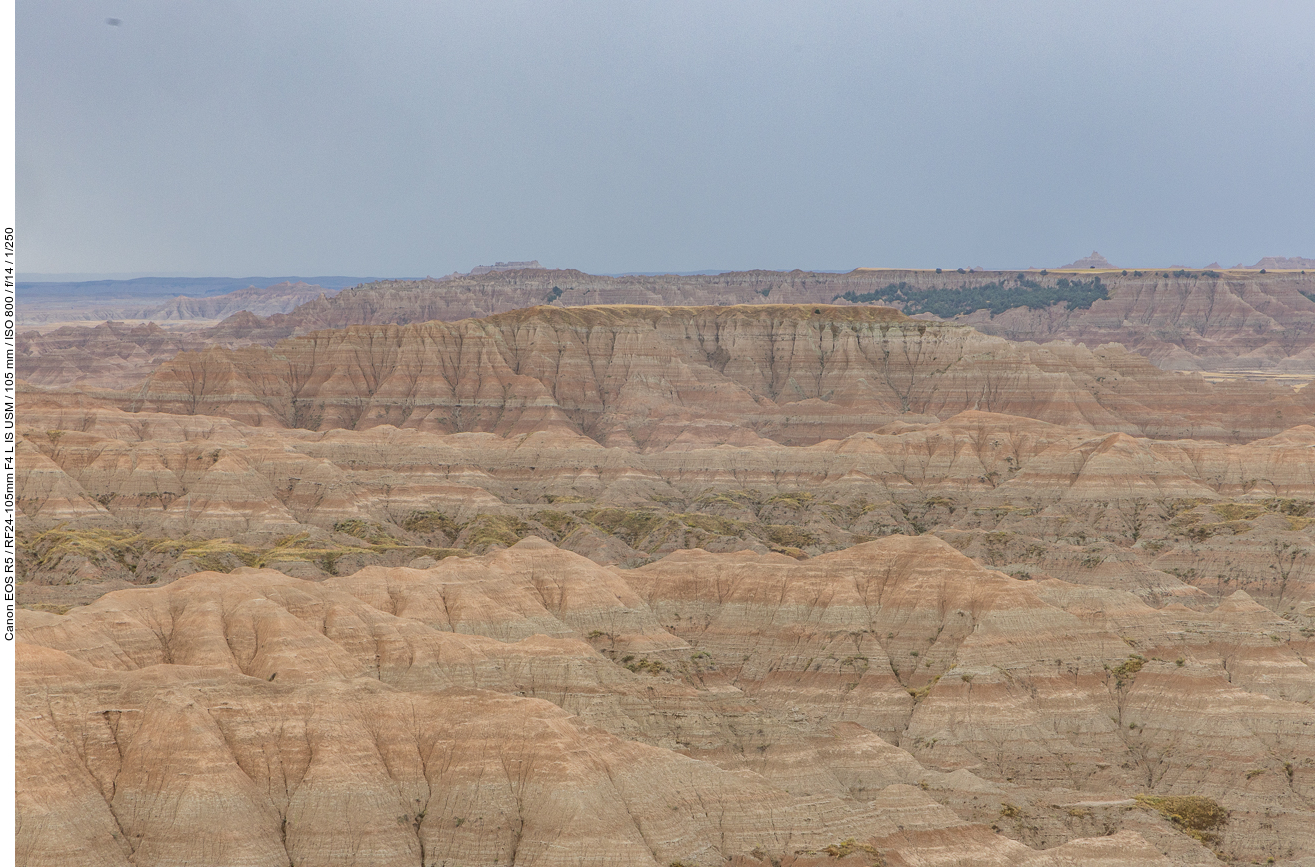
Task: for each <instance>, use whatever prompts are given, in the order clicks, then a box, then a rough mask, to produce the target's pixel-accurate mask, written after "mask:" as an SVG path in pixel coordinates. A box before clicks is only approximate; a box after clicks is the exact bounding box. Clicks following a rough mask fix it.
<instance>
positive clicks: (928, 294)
mask: <svg viewBox="0 0 1315 867" xmlns="http://www.w3.org/2000/svg"><path fill="white" fill-rule="evenodd" d="M842 298H843V299H844V300H846V301H849V302H852V303H854V304H871V303H874V302H880V303H882V304H891V305H894V306H897V307H899V308H900V309H901V310H903V312H904V313H905V314H908V315H913V314H917V313H931V314H933V315H935V316H939V317H941V318H942V319H951V318H953V317H955V316H959V315H961V314H965V313H974V312H976V311H978V310H987V311H990V313H991V315H992V316H997V315H999V314H1001V313H1003V312H1005V311H1006V310H1013V309H1014V308H1016V307H1026V308H1027V309H1029V310H1043V309H1045V308H1047V307H1052V306H1054V305H1055V304H1063V305H1065V306H1066V307H1067V308H1068V309H1069V310H1086V309H1089V308H1090V307H1091V305H1092V304H1095V303H1096V302H1097V301H1103V300H1105V299H1106V298H1109V290H1108V289H1107V288H1106V286H1105V284H1104V283H1102V282H1101V279H1100V278H1099V277H1092V278H1091V279H1090V280H1082V279H1077V278H1068V277H1060V278H1059V279H1058V280H1056V281H1055V282H1054V284H1053V285H1047V284H1043V283H1040V282H1038V281H1036V280H1034V279H1032V278H1031V277H1024V276H1022V275H1019V276H1018V277H1016V278H1013V279H1010V278H1007V277H1006V278H1002V279H1000V280H997V281H994V282H991V283H984V284H982V285H980V286H965V287H963V288H961V289H959V288H956V289H947V288H937V289H918V288H915V287H913V286H911V285H909V284H908V283H907V282H905V281H903V280H901V281H900V282H898V283H891V284H889V285H887V286H884V287H882V288H881V289H873V290H872V291H871V292H854V291H853V290H850V291H849V292H845V293H843V294H841V295H837V296H836V297H835V299H834V300H837V301H838V300H840V299H842Z"/></svg>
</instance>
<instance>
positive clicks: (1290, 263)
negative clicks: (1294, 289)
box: [1251, 256, 1315, 271]
mask: <svg viewBox="0 0 1315 867" xmlns="http://www.w3.org/2000/svg"><path fill="white" fill-rule="evenodd" d="M1251 267H1253V268H1266V269H1273V270H1275V271H1289V270H1290V271H1305V270H1306V269H1312V270H1315V259H1305V258H1302V257H1301V256H1266V257H1265V258H1263V259H1261V260H1260V261H1259V262H1257V263H1256V264H1254V265H1252V266H1251Z"/></svg>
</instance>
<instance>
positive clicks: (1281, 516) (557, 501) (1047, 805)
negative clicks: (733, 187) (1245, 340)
mask: <svg viewBox="0 0 1315 867" xmlns="http://www.w3.org/2000/svg"><path fill="white" fill-rule="evenodd" d="M510 273H512V274H515V273H519V272H510ZM453 282H456V281H453ZM355 291H358V290H350V291H349V292H344V293H342V294H341V295H340V296H338V298H342V297H344V296H349V295H350V294H351V292H355ZM334 300H335V301H336V300H337V299H334ZM239 342H240V341H239ZM183 348H185V347H183ZM165 355H168V352H167V350H165V349H161V350H160V352H159V358H160V360H159V361H158V362H157V363H156V365H155V366H154V367H153V368H152V369H150V370H148V371H147V373H146V375H145V377H144V378H141V379H139V380H138V382H137V384H136V385H133V386H131V387H127V388H124V387H122V386H124V385H126V382H125V378H127V379H131V376H129V375H128V374H127V373H125V372H124V371H122V370H121V371H119V372H118V373H117V374H116V373H113V372H112V371H111V372H109V373H107V374H106V376H105V379H104V381H103V382H102V386H115V387H117V390H116V388H110V387H101V388H97V389H91V388H81V389H79V388H74V387H70V386H68V385H58V384H50V386H49V387H47V388H38V387H35V386H28V388H27V390H26V391H24V392H23V394H22V398H21V400H22V403H21V410H22V411H21V417H20V423H19V428H20V438H21V442H20V446H19V448H20V451H21V453H22V454H21V458H20V463H19V467H20V482H19V503H20V526H19V529H20V548H19V553H20V564H19V566H20V582H21V583H20V587H19V595H20V603H21V604H22V606H23V608H24V609H25V610H24V611H22V612H21V617H20V624H19V626H20V638H21V639H22V643H21V644H20V650H19V660H20V662H19V690H18V696H19V702H20V712H19V743H20V746H19V755H20V763H21V769H20V785H19V795H20V808H19V853H20V861H21V862H22V863H25V864H34V865H35V864H64V863H69V861H70V859H75V860H78V861H79V863H93V864H134V865H147V864H150V865H165V864H183V863H192V864H253V865H254V864H261V865H263V864H271V865H275V864H277V865H289V864H290V865H298V867H305V865H319V864H344V865H346V864H353V863H355V864H399V865H401V864H406V865H417V864H418V865H422V867H430V865H447V867H453V865H457V864H462V865H465V864H489V865H492V864H520V865H525V864H541V865H553V864H562V865H567V864H572V865H574V864H600V865H601V864H636V865H641V864H642V865H655V864H656V865H661V867H670V865H672V864H676V863H679V864H683V865H695V864H700V865H712V864H726V863H730V864H734V865H738V867H751V865H753V867H757V865H763V867H765V865H768V864H773V865H777V864H779V865H797V867H802V865H821V864H828V865H829V864H851V865H860V864H869V865H875V864H881V863H884V864H887V865H942V864H944V865H951V864H1001V865H1005V864H1011V865H1012V864H1017V865H1069V864H1109V865H1114V864H1148V865H1149V864H1209V863H1218V860H1219V859H1221V858H1222V859H1224V860H1226V861H1234V862H1238V863H1251V862H1258V863H1265V862H1266V861H1267V859H1274V863H1287V864H1310V863H1315V835H1313V834H1312V831H1311V830H1310V829H1311V828H1312V827H1315V825H1312V822H1311V820H1312V818H1315V815H1313V813H1315V803H1313V802H1312V800H1311V797H1312V786H1315V742H1312V738H1315V731H1312V728H1311V727H1312V724H1315V714H1313V713H1312V711H1311V706H1310V701H1311V699H1312V698H1313V697H1315V678H1313V677H1312V676H1311V671H1310V668H1309V666H1308V664H1307V660H1308V659H1310V658H1311V654H1312V651H1315V647H1312V643H1313V642H1315V572H1312V570H1311V563H1310V556H1309V551H1310V550H1311V549H1312V545H1311V541H1312V540H1311V533H1312V529H1311V524H1312V523H1313V522H1315V459H1313V458H1312V454H1313V452H1315V427H1312V426H1311V425H1310V422H1311V421H1313V420H1315V419H1312V398H1311V396H1310V395H1308V394H1306V392H1305V391H1304V390H1302V391H1294V390H1293V389H1291V388H1290V387H1280V386H1275V387H1267V386H1259V387H1252V386H1250V385H1242V384H1233V383H1223V384H1211V383H1209V382H1206V381H1204V380H1202V379H1201V378H1200V377H1199V376H1197V375H1195V374H1183V373H1172V372H1166V371H1162V370H1159V369H1157V368H1155V367H1154V366H1152V365H1151V364H1149V363H1148V362H1147V361H1146V360H1145V359H1144V358H1142V357H1140V356H1138V355H1136V354H1133V353H1131V352H1127V351H1125V350H1123V349H1122V348H1120V347H1117V346H1102V347H1099V348H1097V349H1086V348H1083V347H1080V346H1073V345H1071V344H1064V343H1051V344H1047V345H1044V346H1039V345H1036V344H1026V343H1015V342H1010V341H1009V340H1006V339H1003V338H1001V337H994V336H990V335H984V334H981V333H979V332H977V331H975V330H973V329H971V328H967V327H963V326H956V325H947V324H942V323H937V322H927V321H923V320H914V319H909V318H908V317H905V316H904V315H902V314H900V313H899V312H897V311H894V310H890V309H884V308H870V307H862V306H827V305H819V306H807V307H787V306H779V305H770V304H760V305H756V306H753V307H749V308H733V307H727V308H637V307H612V308H607V307H593V308H588V309H583V310H561V309H557V308H554V307H543V308H537V309H534V310H527V311H516V312H514V313H507V314H502V315H499V316H493V317H490V318H488V319H484V320H469V321H464V322H453V323H443V322H431V323H426V324H414V325H362V326H356V327H352V328H347V329H343V330H339V331H328V332H318V333H314V334H309V335H306V336H302V337H296V338H293V339H289V340H284V341H282V342H280V343H277V344H275V345H272V346H261V345H254V344H253V345H247V346H241V345H238V344H237V343H232V342H230V344H229V345H228V346H227V347H213V346H212V347H208V348H204V349H202V350H201V351H196V352H184V353H183V354H181V355H177V356H176V357H169V358H164V356H165ZM104 369H105V370H108V368H104ZM184 827H185V828H188V829H189V830H188V832H187V833H182V832H181V831H180V830H179V829H181V828H184Z"/></svg>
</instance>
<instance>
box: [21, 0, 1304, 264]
mask: <svg viewBox="0 0 1315 867" xmlns="http://www.w3.org/2000/svg"><path fill="white" fill-rule="evenodd" d="M111 18H113V19H117V20H118V21H119V22H120V23H119V24H117V25H111V24H109V23H107V19H111ZM17 36H18V77H17V81H18V89H17V112H18V164H17V183H18V216H19V227H20V241H21V242H22V246H21V247H20V250H21V253H22V259H21V262H20V268H21V269H22V271H24V272H29V273H30V272H74V271H76V272H161V273H163V272H186V273H194V274H208V275H209V274H225V275H245V274H271V275H273V274H304V275H310V274H359V275H375V276H390V275H424V274H432V275H435V276H437V275H439V274H443V273H448V272H451V271H453V270H456V269H460V270H467V269H469V268H470V267H471V266H473V265H477V264H488V263H492V262H493V261H494V260H498V259H504V260H505V259H532V258H537V259H539V260H541V261H542V262H543V263H544V264H545V265H548V266H551V267H576V268H581V269H584V270H587V271H593V272H617V271H639V270H663V269H666V270H677V271H687V270H696V269H701V268H726V269H741V268H753V267H758V268H787V269H788V268H795V267H800V268H817V269H847V268H851V267H855V266H862V265H872V266H908V267H935V266H941V267H959V266H974V265H982V266H985V267H988V268H997V267H998V268H1009V267H1026V266H1029V265H1037V266H1045V265H1058V264H1062V263H1064V262H1068V261H1071V260H1072V259H1074V258H1076V257H1078V256H1083V255H1086V254H1088V253H1090V252H1091V250H1092V249H1093V248H1095V249H1097V250H1099V251H1100V252H1101V253H1102V254H1104V255H1105V256H1107V257H1108V258H1109V259H1110V260H1111V261H1113V262H1115V263H1116V264H1127V265H1148V266H1150V265H1160V266H1165V265H1176V264H1187V265H1197V266H1200V265H1204V264H1206V263H1208V262H1210V261H1213V260H1218V261H1219V262H1221V263H1222V264H1224V265H1225V266H1228V265H1232V264H1235V263H1236V262H1239V261H1242V262H1245V263H1247V264H1251V263H1253V262H1255V261H1256V260H1257V259H1259V258H1260V257H1261V256H1264V255H1300V256H1315V59H1313V58H1315V3H1311V2H1306V0H1300V2H1291V3H1260V2H1246V3H1239V2H1229V3H1210V2H1201V0H1191V2H1157V3H1147V2H1143V0H1138V2H1129V3H1094V2H1073V3H1061V2H1054V0H1046V2H1035V3H998V2H990V3H987V2H978V3H948V2H921V0H920V2H890V3H766V2H753V3H750V2H743V3H716V2H707V0H698V2H691V3H673V2H648V3H637V2H613V3H555V2H543V0H538V2H530V3H502V4H500V3H490V2H465V3H438V2H384V3H378V2H369V3H367V2H350V3H343V2H337V3H335V2H326V0H313V2H268V0H259V2H222V0H206V2H180V0H166V2H129V0H122V2H104V0H92V2H60V3H51V2H49V0H19V2H18V15H17Z"/></svg>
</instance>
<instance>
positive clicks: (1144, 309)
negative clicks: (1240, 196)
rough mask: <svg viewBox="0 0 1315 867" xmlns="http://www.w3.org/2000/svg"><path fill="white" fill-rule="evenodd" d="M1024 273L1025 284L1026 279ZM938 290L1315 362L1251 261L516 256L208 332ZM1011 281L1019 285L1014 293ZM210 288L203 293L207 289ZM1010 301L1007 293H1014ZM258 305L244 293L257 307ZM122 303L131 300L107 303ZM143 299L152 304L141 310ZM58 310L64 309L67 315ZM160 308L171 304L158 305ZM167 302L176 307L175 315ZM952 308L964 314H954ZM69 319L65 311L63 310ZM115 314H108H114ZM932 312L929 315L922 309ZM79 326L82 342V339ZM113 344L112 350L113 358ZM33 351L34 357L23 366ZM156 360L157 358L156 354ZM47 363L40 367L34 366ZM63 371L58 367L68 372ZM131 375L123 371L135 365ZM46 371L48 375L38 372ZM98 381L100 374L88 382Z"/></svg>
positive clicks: (1159, 357)
mask: <svg viewBox="0 0 1315 867" xmlns="http://www.w3.org/2000/svg"><path fill="white" fill-rule="evenodd" d="M1092 274H1095V275H1097V276H1099V278H1100V280H1101V281H1102V282H1101V287H1102V290H1103V292H1104V297H1103V298H1102V299H1101V300H1095V301H1094V303H1091V302H1089V301H1084V302H1082V303H1080V304H1077V305H1076V306H1072V305H1068V304H1063V303H1061V304H1055V305H1051V306H1043V307H1041V308H1039V309H1031V308H1030V307H1029V306H1027V305H1029V304H1032V305H1033V306H1035V305H1034V304H1033V302H1031V301H1028V300H1027V299H1025V298H1021V297H1019V298H1018V299H1017V300H1016V301H1014V302H1009V301H1007V300H1006V301H1002V302H1001V303H1004V304H1006V307H1000V308H999V309H997V310H996V312H995V313H994V314H992V313H990V312H988V311H984V310H982V311H977V312H974V305H973V304H971V303H967V302H965V303H964V304H961V305H958V307H956V306H955V304H953V303H952V302H953V301H954V297H955V296H956V295H957V294H961V293H964V292H968V293H972V292H982V291H990V292H993V293H995V294H996V295H997V296H999V298H1001V299H1007V298H1010V297H1014V296H1021V295H1023V294H1026V293H1022V292H1020V289H1023V288H1026V285H1036V286H1042V287H1045V288H1047V289H1054V288H1055V287H1056V286H1057V285H1058V284H1059V281H1061V280H1071V279H1082V280H1088V279H1091V277H1090V275H1092ZM1025 284H1026V285H1025ZM901 286H902V287H905V289H907V290H910V291H914V292H924V293H925V292H939V293H943V294H944V295H945V297H944V298H942V299H941V300H942V301H943V302H945V303H946V305H948V307H950V308H954V309H955V310H956V312H957V313H959V314H962V315H961V316H960V318H958V319H956V320H955V321H959V322H967V323H970V324H972V325H974V326H975V327H977V328H978V330H980V331H983V332H989V333H992V334H998V335H1001V336H1004V337H1008V338H1011V339H1016V340H1030V341H1035V342H1048V341H1052V340H1056V339H1063V340H1072V341H1075V342H1078V343H1081V344H1083V345H1085V346H1087V347H1089V348H1092V349H1095V348H1097V347H1099V346H1101V345H1103V344H1106V343H1111V342H1114V343H1121V344H1123V345H1124V346H1125V347H1127V348H1129V349H1131V350H1133V351H1136V352H1139V353H1141V354H1143V355H1145V356H1147V357H1148V358H1150V359H1151V360H1152V361H1153V362H1154V363H1155V364H1157V365H1159V366H1161V367H1163V368H1166V369H1181V370H1221V371H1230V370H1231V371H1243V370H1261V369H1263V370H1271V371H1280V372H1281V371H1290V372H1293V373H1305V374H1310V373H1315V361H1312V358H1315V356H1312V354H1311V353H1312V352H1313V351H1315V349H1313V347H1315V302H1312V301H1311V297H1312V296H1315V269H1311V270H1309V273H1302V272H1299V271H1296V270H1291V271H1284V272H1274V271H1270V273H1267V274H1260V273H1258V272H1256V271H1236V270H1234V271H1226V272H1219V271H1210V270H1206V271H1187V270H1183V269H1177V270H1148V271H1144V272H1143V271H1128V272H1118V271H1100V272H1097V271H1090V270H1088V269H1084V270H1083V271H1082V273H1081V274H1080V275H1079V274H1073V273H1068V274H1062V273H1043V272H1037V271H1027V272H998V271H997V272H964V273H955V272H946V273H937V272H933V271H898V270H888V269H881V270H879V269H860V270H857V271H854V272H852V273H849V274H815V273H807V272H803V271H793V272H788V273H784V272H775V271H749V272H738V273H728V274H720V275H706V276H684V277H681V276H674V275H669V276H657V277H642V276H635V277H615V278H614V277H600V276H595V275H590V274H584V273H582V272H579V271H569V270H563V271H554V270H546V269H518V270H513V271H494V272H491V273H486V274H481V275H454V276H452V277H450V278H444V279H441V280H421V281H400V280H389V281H381V282H377V283H372V284H368V285H364V286H359V287H356V288H353V289H348V290H346V291H344V292H341V293H339V294H337V295H335V296H333V297H325V298H322V299H314V300H310V301H308V302H307V303H305V304H303V305H302V306H300V307H298V308H296V309H295V310H292V311H291V312H289V313H286V314H278V313H276V314H272V315H269V316H267V317H266V318H263V319H262V318H260V317H259V316H256V315H254V314H252V313H249V312H242V313H236V314H234V315H233V316H232V317H230V318H229V320H227V321H226V322H224V323H222V324H221V325H219V326H216V327H215V328H213V329H209V330H206V331H205V332H204V333H202V334H201V335H200V336H201V337H202V338H203V339H205V340H209V341H218V342H221V343H224V344H235V343H250V342H256V343H261V344H263V345H272V344H273V343H275V342H276V341H278V340H280V339H283V338H286V337H290V336H294V335H299V334H306V333H309V332H312V331H316V330H320V329H325V328H343V327H347V326H351V325H407V324H415V323H420V322H427V321H430V320H445V321H455V320H460V319H465V318H480V317H485V316H489V315H491V314H495V313H502V312H506V311H510V310H516V309H520V308H525V307H532V306H534V305H536V304H545V303H551V304H554V305H564V306H584V305H615V304H646V305H655V306H671V305H725V304H814V305H816V304H834V303H848V302H846V301H845V300H844V299H845V298H846V297H855V298H862V297H875V296H876V295H882V296H883V297H886V298H887V300H885V301H883V302H881V303H885V304H895V305H897V306H902V305H904V304H905V302H904V301H902V300H901V299H900V297H899V296H898V294H897V293H896V292H892V291H891V290H892V287H896V288H897V287H901ZM1011 293H1012V295H1011ZM208 300H209V299H207V301H208ZM1010 305H1012V306H1010ZM250 308H251V305H248V309H250ZM104 312H106V313H107V314H108V313H116V314H121V313H122V312H123V311H115V310H106V311H104ZM136 312H142V313H144V312H149V311H144V310H137V311H136ZM60 315H61V316H63V315H64V314H60ZM161 315H165V314H164V313H162V314H161ZM169 315H172V314H169ZM947 315H949V316H951V317H953V316H954V315H955V314H953V313H951V314H947ZM66 318H67V317H66ZM111 318H112V317H111ZM924 318H931V317H930V314H924ZM78 335H82V336H83V342H84V343H85V345H83V346H79V345H77V344H78ZM19 344H20V345H19V355H20V370H24V371H25V372H24V373H23V376H24V377H26V378H29V379H32V381H40V382H42V383H43V384H50V385H57V384H61V383H69V382H73V381H74V380H75V379H76V378H77V376H78V373H77V371H80V370H82V371H85V370H88V369H89V368H88V366H87V364H88V362H87V359H86V356H87V355H88V354H91V355H92V356H93V357H95V358H98V359H110V360H111V362H112V363H114V364H116V365H118V366H119V368H120V369H121V370H122V373H123V374H124V376H125V378H124V379H122V380H121V381H120V383H119V385H120V386H126V385H128V384H129V382H130V381H133V380H136V379H140V378H142V377H144V376H146V375H147V374H148V373H149V372H150V371H151V370H152V369H153V368H154V366H155V364H146V363H140V362H139V363H134V364H132V365H130V366H125V365H123V364H122V363H121V362H119V361H116V360H114V359H125V360H126V359H128V358H129V356H132V355H134V353H135V352H136V350H135V348H134V345H133V343H132V341H130V340H129V341H127V342H124V343H123V344H121V345H119V346H111V345H108V344H107V343H106V342H105V341H104V339H103V336H101V335H99V334H98V333H96V332H93V331H91V330H88V329H85V328H84V329H80V330H76V331H69V332H67V333H66V334H65V335H64V337H63V338H61V340H60V341H59V342H56V343H50V342H46V341H42V340H41V339H39V336H38V335H36V334H35V333H33V334H27V335H24V336H23V338H22V339H21V340H20V341H19ZM111 356H113V357H114V359H111V358H110V357H111ZM33 362H35V363H36V364H37V368H26V369H25V368H24V367H23V365H25V364H26V365H29V366H30V365H32V364H33ZM156 363H158V360H157V361H156ZM36 369H39V371H40V373H39V374H35V373H34V372H33V370H36ZM60 371H62V372H60ZM130 372H131V373H132V374H133V375H132V377H131V378H128V374H129V373H130ZM36 375H39V376H40V377H41V379H40V380H37V379H34V378H33V377H34V376H36ZM89 383H90V384H101V383H100V382H92V381H89Z"/></svg>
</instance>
